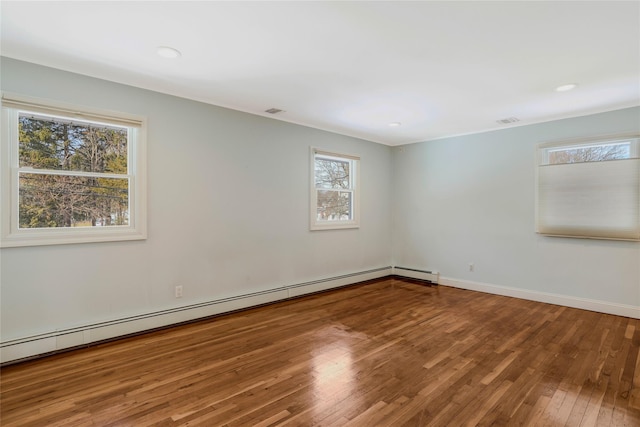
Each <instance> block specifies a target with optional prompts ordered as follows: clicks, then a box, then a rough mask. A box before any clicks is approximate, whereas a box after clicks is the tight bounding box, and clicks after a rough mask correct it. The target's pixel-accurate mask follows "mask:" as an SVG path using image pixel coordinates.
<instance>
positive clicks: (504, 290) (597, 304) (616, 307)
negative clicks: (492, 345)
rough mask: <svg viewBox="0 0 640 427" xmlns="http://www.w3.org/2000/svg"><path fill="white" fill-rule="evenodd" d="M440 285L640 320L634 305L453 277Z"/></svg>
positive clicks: (638, 309)
mask: <svg viewBox="0 0 640 427" xmlns="http://www.w3.org/2000/svg"><path fill="white" fill-rule="evenodd" d="M440 284H441V285H444V286H450V287H453V288H460V289H466V290H470V291H478V292H485V293H488V294H494V295H503V296H507V297H514V298H520V299H525V300H530V301H538V302H544V303H548V304H556V305H562V306H566V307H573V308H579V309H582V310H589V311H597V312H599V313H607V314H615V315H617V316H625V317H631V318H634V319H640V307H638V306H633V305H626V304H616V303H611V302H604V301H598V300H592V299H587V298H579V297H572V296H568V295H559V294H552V293H547V292H538V291H531V290H528V289H518V288H512V287H508V286H499V285H492V284H489V283H481V282H473V281H470V280H462V279H454V278H451V277H440Z"/></svg>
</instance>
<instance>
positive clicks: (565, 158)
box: [536, 136, 640, 240]
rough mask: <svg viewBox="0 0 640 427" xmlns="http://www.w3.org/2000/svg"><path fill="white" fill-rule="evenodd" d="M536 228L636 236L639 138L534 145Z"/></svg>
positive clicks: (623, 237)
mask: <svg viewBox="0 0 640 427" xmlns="http://www.w3.org/2000/svg"><path fill="white" fill-rule="evenodd" d="M537 154H538V157H537V158H538V165H537V194H536V195H537V202H536V207H537V211H536V223H537V224H536V225H537V230H536V231H537V232H538V233H541V234H545V235H551V236H565V237H579V238H593V239H613V240H640V139H639V138H638V136H632V137H626V136H623V137H612V138H600V139H591V140H583V141H577V142H576V141H572V142H560V143H546V144H541V145H540V146H539V147H538V153H537Z"/></svg>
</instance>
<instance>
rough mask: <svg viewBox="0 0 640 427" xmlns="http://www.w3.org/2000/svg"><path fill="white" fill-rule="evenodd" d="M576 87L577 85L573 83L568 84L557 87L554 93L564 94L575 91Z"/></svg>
mask: <svg viewBox="0 0 640 427" xmlns="http://www.w3.org/2000/svg"><path fill="white" fill-rule="evenodd" d="M577 86H578V85H577V84H575V83H569V84H566V85H562V86H558V87H557V88H556V92H566V91H568V90H571V89H575V88H576V87H577Z"/></svg>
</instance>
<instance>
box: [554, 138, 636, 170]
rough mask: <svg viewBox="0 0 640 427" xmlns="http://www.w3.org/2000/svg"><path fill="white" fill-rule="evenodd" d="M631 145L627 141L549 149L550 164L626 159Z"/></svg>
mask: <svg viewBox="0 0 640 427" xmlns="http://www.w3.org/2000/svg"><path fill="white" fill-rule="evenodd" d="M630 152H631V146H630V144H629V143H628V142H627V143H614V144H602V145H587V146H582V147H567V148H559V149H553V150H549V152H548V154H549V163H548V164H550V165H558V164H565V163H584V162H602V161H606V160H622V159H628V158H629V156H630Z"/></svg>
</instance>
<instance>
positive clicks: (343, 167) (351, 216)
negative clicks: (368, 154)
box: [310, 148, 360, 230]
mask: <svg viewBox="0 0 640 427" xmlns="http://www.w3.org/2000/svg"><path fill="white" fill-rule="evenodd" d="M359 166H360V158H359V157H357V156H352V155H347V154H340V153H332V152H328V151H322V150H318V149H316V148H311V196H310V200H311V207H310V211H311V218H310V228H311V230H330V229H337V228H357V227H359V225H360V223H359V216H360V212H359V196H360V194H359V188H358V186H359V179H358V178H359V172H360V171H359Z"/></svg>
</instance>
